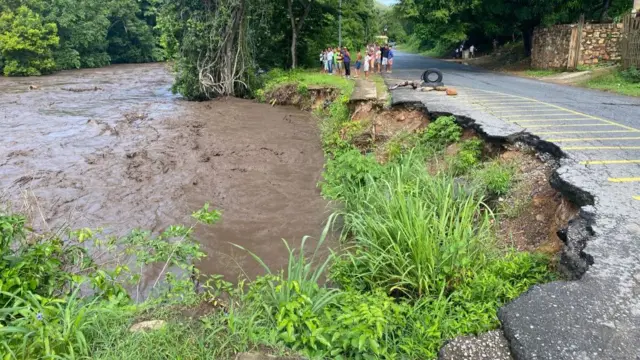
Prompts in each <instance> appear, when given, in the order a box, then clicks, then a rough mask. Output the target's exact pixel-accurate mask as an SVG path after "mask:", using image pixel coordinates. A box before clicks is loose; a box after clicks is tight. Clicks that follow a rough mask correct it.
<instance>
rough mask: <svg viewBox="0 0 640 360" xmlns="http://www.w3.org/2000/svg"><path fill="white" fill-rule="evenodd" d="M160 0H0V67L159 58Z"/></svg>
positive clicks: (40, 68)
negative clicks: (158, 9) (157, 20)
mask: <svg viewBox="0 0 640 360" xmlns="http://www.w3.org/2000/svg"><path fill="white" fill-rule="evenodd" d="M160 1H161V0H140V1H138V0H106V1H101V0H83V1H76V0H52V1H44V0H0V71H2V72H3V73H4V74H5V75H40V74H45V73H50V72H52V71H54V70H61V69H76V68H81V67H99V66H105V65H108V64H110V63H132V62H134V63H139V62H149V61H158V60H162V59H163V58H164V53H163V51H162V50H161V47H160V46H159V31H158V30H157V29H156V28H155V27H156V12H157V8H158V6H159V5H160ZM3 64H4V66H3Z"/></svg>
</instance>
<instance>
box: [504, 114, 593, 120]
mask: <svg viewBox="0 0 640 360" xmlns="http://www.w3.org/2000/svg"><path fill="white" fill-rule="evenodd" d="M499 116H500V117H501V118H503V119H517V118H531V117H536V116H540V117H544V118H546V117H547V116H549V117H552V118H555V117H556V116H572V115H571V114H531V115H510V116H503V115H499ZM573 116H574V117H569V118H567V119H584V120H593V119H589V118H586V117H582V118H577V117H575V115H573ZM551 120H561V119H551Z"/></svg>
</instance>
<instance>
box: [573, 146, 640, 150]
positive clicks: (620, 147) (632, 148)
mask: <svg viewBox="0 0 640 360" xmlns="http://www.w3.org/2000/svg"><path fill="white" fill-rule="evenodd" d="M562 149H563V150H640V146H568V147H563V148H562Z"/></svg>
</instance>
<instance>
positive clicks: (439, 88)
mask: <svg viewBox="0 0 640 360" xmlns="http://www.w3.org/2000/svg"><path fill="white" fill-rule="evenodd" d="M436 91H447V87H446V86H436Z"/></svg>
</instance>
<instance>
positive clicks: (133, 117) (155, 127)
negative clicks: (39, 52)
mask: <svg viewBox="0 0 640 360" xmlns="http://www.w3.org/2000/svg"><path fill="white" fill-rule="evenodd" d="M171 82H172V75H171V74H170V72H169V71H168V70H167V69H166V67H165V65H164V64H147V65H121V66H111V67H107V68H102V69H88V70H78V71H66V72H62V73H58V74H55V75H51V76H45V77H38V78H0V127H1V131H0V133H1V134H2V136H1V137H0V189H1V190H0V194H2V197H3V199H2V201H3V202H5V203H7V202H8V203H10V204H11V206H13V207H14V208H18V209H20V208H23V209H24V207H25V206H26V207H27V208H28V209H27V210H29V212H30V213H31V214H32V217H33V219H34V223H35V226H36V227H37V228H40V229H45V230H46V229H55V228H59V227H61V226H70V227H73V228H79V227H92V228H95V227H104V228H105V230H106V231H107V232H110V233H115V234H125V233H127V232H128V231H129V230H131V229H133V228H142V229H149V230H152V231H154V232H159V231H161V230H162V229H164V228H165V227H167V226H168V225H172V224H182V223H184V224H191V223H192V221H191V220H190V217H189V215H190V214H191V212H193V211H194V210H197V209H199V208H200V207H201V206H202V205H203V204H204V203H205V202H209V203H210V204H211V206H212V207H214V208H217V209H220V210H222V212H223V216H222V220H221V222H220V223H218V224H216V225H214V226H212V227H202V226H199V227H198V230H197V231H196V237H197V238H198V239H199V241H200V242H201V243H202V245H203V249H204V250H205V251H206V252H207V253H208V255H209V256H208V257H207V258H206V259H205V261H203V263H202V264H200V267H201V269H202V270H203V271H204V272H205V273H209V274H222V275H225V276H226V277H227V279H229V280H235V279H236V278H237V277H238V276H239V275H240V274H242V273H243V272H246V273H247V274H248V275H250V276H254V275H256V274H260V273H262V272H263V271H262V269H261V268H260V267H259V266H258V265H257V264H256V263H255V262H254V261H253V259H251V258H250V257H249V256H247V254H245V253H243V252H242V251H241V250H238V249H237V248H235V247H233V246H232V245H230V244H232V243H235V244H239V245H241V246H243V247H246V248H247V249H250V250H252V251H253V252H255V253H256V254H258V255H259V256H261V257H262V258H263V259H264V260H265V261H266V262H267V263H268V264H269V265H271V266H272V267H275V268H277V267H282V265H284V264H285V260H286V257H287V254H285V251H284V247H283V245H282V242H281V239H282V238H285V239H287V240H290V241H293V242H294V243H295V244H299V242H300V239H301V237H302V236H303V235H312V236H314V235H315V236H317V235H319V234H320V231H321V229H322V226H323V223H324V222H325V221H326V219H327V217H328V215H329V213H330V209H329V207H328V204H327V202H326V201H324V200H323V199H322V198H321V196H320V194H319V190H318V189H317V186H316V185H317V182H318V181H319V180H320V178H321V171H322V165H323V154H322V149H321V146H320V140H319V134H318V126H317V120H315V119H314V118H313V117H312V116H311V115H310V114H308V113H305V112H302V111H299V110H296V109H293V108H284V107H272V106H269V105H265V104H258V103H255V102H253V101H250V100H241V99H220V100H214V101H209V102H201V103H194V102H187V101H184V100H182V99H181V98H180V97H179V96H175V95H173V94H171V91H170V86H171ZM31 86H33V87H37V88H36V89H30V87H31Z"/></svg>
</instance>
